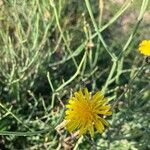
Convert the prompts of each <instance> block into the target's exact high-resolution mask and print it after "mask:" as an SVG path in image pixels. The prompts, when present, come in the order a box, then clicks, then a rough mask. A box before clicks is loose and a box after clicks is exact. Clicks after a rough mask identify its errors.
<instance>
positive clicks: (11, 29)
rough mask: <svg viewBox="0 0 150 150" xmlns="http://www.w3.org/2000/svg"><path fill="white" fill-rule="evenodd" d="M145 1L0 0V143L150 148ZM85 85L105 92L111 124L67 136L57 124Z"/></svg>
mask: <svg viewBox="0 0 150 150" xmlns="http://www.w3.org/2000/svg"><path fill="white" fill-rule="evenodd" d="M148 2H149V0H132V1H131V0H85V1H79V0H78V1H77V0H69V1H68V0H54V1H53V0H44V1H41V0H32V1H29V0H24V1H22V0H0V149H1V150H9V149H10V150H22V149H29V150H36V149H38V150H39V149H46V150H48V149H50V150H53V149H58V150H59V149H66V150H67V149H79V150H86V149H87V150H89V149H98V150H106V149H108V150H148V149H150V144H149V141H150V136H149V135H150V115H149V113H150V111H149V110H150V109H149V108H150V101H149V99H150V92H149V91H150V90H149V89H150V84H149V79H150V67H149V64H148V63H146V61H145V57H144V56H143V55H141V54H140V53H139V52H138V45H139V43H140V42H141V41H142V40H144V39H150V24H149V21H150V11H149V10H150V4H149V3H148ZM84 87H87V88H88V89H89V90H90V91H91V92H92V93H95V92H96V91H98V90H101V89H102V90H103V93H104V94H105V95H106V96H107V97H108V99H109V101H110V104H112V106H113V115H112V116H110V117H109V118H108V120H109V122H110V127H109V128H108V129H107V130H106V131H105V132H104V133H103V134H102V135H100V134H98V133H97V134H96V135H95V137H94V139H91V138H90V136H89V135H88V134H87V135H85V136H84V137H83V138H82V139H81V138H80V139H76V138H71V139H70V140H69V141H68V142H65V139H66V138H67V137H69V136H70V134H69V133H68V132H67V131H66V130H65V129H62V130H61V131H60V132H58V131H56V130H55V129H54V128H55V127H56V126H57V125H59V124H60V123H61V122H62V121H63V119H64V110H65V104H66V103H67V102H68V99H69V97H70V95H71V94H73V92H74V91H77V90H79V89H80V88H84ZM5 131H8V132H5ZM38 131H41V132H38ZM23 133H24V134H23ZM23 135H24V136H23Z"/></svg>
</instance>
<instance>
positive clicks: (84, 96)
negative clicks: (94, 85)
mask: <svg viewBox="0 0 150 150" xmlns="http://www.w3.org/2000/svg"><path fill="white" fill-rule="evenodd" d="M107 103H108V100H107V99H106V98H105V97H104V96H103V94H102V93H101V92H100V91H99V92H97V93H96V94H95V95H94V96H91V95H90V93H89V92H88V89H87V88H85V89H84V92H83V91H81V90H80V91H79V92H75V94H74V96H73V97H71V98H70V99H69V104H68V105H66V108H67V110H66V112H65V113H66V116H65V120H66V122H67V123H66V128H67V130H68V131H69V132H72V131H74V130H79V135H82V134H84V133H86V132H87V131H89V132H90V135H91V137H93V136H94V130H97V131H98V132H99V133H102V132H103V131H104V129H105V126H109V123H108V122H107V121H106V120H105V119H104V118H103V116H107V115H111V114H112V112H111V110H110V108H111V107H110V105H108V104H107Z"/></svg>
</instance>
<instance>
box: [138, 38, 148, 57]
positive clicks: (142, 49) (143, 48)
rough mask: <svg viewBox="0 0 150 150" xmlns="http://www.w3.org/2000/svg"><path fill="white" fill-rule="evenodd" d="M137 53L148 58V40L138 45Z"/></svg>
mask: <svg viewBox="0 0 150 150" xmlns="http://www.w3.org/2000/svg"><path fill="white" fill-rule="evenodd" d="M139 51H140V52H141V53H142V54H144V55H145V56H150V40H144V41H142V42H141V43H140V45H139Z"/></svg>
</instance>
